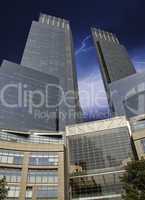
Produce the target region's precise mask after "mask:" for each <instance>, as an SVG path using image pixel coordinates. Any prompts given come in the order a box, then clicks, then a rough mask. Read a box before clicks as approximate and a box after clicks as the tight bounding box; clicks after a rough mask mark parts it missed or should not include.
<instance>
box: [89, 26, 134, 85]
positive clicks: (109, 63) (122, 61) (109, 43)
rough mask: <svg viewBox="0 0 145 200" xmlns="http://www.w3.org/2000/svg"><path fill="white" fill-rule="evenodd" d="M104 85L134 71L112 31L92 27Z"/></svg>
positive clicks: (123, 48)
mask: <svg viewBox="0 0 145 200" xmlns="http://www.w3.org/2000/svg"><path fill="white" fill-rule="evenodd" d="M92 34H93V39H94V43H95V46H96V49H97V54H98V57H99V62H100V66H101V67H100V68H101V72H102V76H103V80H104V84H105V87H107V85H108V84H109V83H112V82H114V81H117V80H120V79H122V78H125V77H127V76H129V75H132V74H134V73H136V71H135V68H134V66H133V64H132V62H131V60H130V58H129V56H128V53H127V51H126V49H125V47H124V46H123V45H121V44H120V43H119V40H118V38H117V37H116V36H115V35H113V34H112V33H109V32H105V31H101V30H98V29H95V28H92Z"/></svg>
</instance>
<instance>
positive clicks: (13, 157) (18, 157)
mask: <svg viewBox="0 0 145 200" xmlns="http://www.w3.org/2000/svg"><path fill="white" fill-rule="evenodd" d="M23 157H24V155H23V154H22V153H20V152H17V151H10V150H3V149H0V163H5V164H14V165H21V164H22V162H23Z"/></svg>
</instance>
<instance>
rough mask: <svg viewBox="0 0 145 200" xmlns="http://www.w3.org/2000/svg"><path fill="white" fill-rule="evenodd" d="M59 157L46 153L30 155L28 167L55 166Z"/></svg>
mask: <svg viewBox="0 0 145 200" xmlns="http://www.w3.org/2000/svg"><path fill="white" fill-rule="evenodd" d="M58 161H59V157H58V154H57V153H55V152H54V153H53V152H46V153H43V152H42V153H41V152H37V153H31V155H30V159H29V165H34V166H35V165H36V166H39V165H40V166H57V165H58Z"/></svg>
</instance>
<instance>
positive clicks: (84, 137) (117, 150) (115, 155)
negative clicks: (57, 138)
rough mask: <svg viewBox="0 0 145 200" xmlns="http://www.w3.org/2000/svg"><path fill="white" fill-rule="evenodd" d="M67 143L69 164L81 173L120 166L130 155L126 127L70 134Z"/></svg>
mask: <svg viewBox="0 0 145 200" xmlns="http://www.w3.org/2000/svg"><path fill="white" fill-rule="evenodd" d="M68 145H69V157H70V164H71V165H72V166H76V167H80V169H81V171H83V173H91V172H92V171H95V170H97V169H103V168H110V167H115V166H121V165H122V164H123V161H124V160H126V159H127V158H129V157H131V156H132V151H131V144H130V138H129V132H128V129H127V127H123V128H116V129H109V130H104V131H101V133H99V134H98V133H97V132H94V133H89V134H80V135H74V136H70V137H69V138H68Z"/></svg>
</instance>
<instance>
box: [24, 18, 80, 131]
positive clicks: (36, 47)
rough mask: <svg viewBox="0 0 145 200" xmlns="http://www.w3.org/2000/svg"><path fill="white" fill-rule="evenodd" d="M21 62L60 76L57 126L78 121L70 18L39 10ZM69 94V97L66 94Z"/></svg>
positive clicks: (62, 126)
mask: <svg viewBox="0 0 145 200" xmlns="http://www.w3.org/2000/svg"><path fill="white" fill-rule="evenodd" d="M21 64H22V65H23V66H27V67H29V68H32V69H35V70H38V71H40V72H43V73H45V74H49V75H52V76H56V77H57V78H59V89H60V99H61V100H62V99H63V101H62V102H61V104H60V105H59V108H58V112H59V115H61V116H60V118H59V130H64V128H65V125H66V124H72V123H75V122H77V120H78V118H77V113H78V112H79V111H80V106H79V98H78V85H77V75H76V69H75V62H74V49H73V41H72V34H71V29H70V25H69V22H68V21H67V20H64V19H60V18H56V17H52V16H48V15H45V14H40V18H39V21H38V22H36V21H33V23H32V26H31V30H30V33H29V36H28V40H27V43H26V47H25V50H24V55H23V57H22V61H21ZM69 97H71V98H69Z"/></svg>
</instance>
